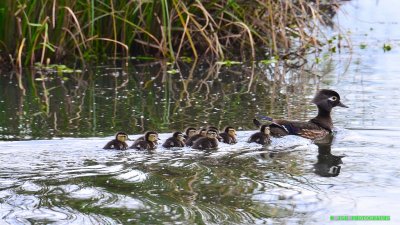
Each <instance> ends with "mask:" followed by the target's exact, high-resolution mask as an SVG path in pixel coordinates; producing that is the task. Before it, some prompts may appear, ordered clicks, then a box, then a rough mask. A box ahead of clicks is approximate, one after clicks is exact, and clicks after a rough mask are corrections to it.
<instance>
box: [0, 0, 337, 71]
mask: <svg viewBox="0 0 400 225" xmlns="http://www.w3.org/2000/svg"><path fill="white" fill-rule="evenodd" d="M328 6H331V7H327V5H322V4H320V3H319V1H315V2H314V1H306V0H298V1H281V0H279V1H278V0H267V1H252V2H248V1H244V0H222V1H215V0H206V1H198V0H191V1H189V0H181V1H178V0H157V1H155V0H136V1H132V0H121V1H115V0H107V1H102V0H68V1H66V0H54V1H49V0H39V1H29V0H4V1H1V3H0V25H1V27H2V29H1V31H0V49H1V52H2V54H3V55H11V56H12V58H13V63H14V64H15V65H17V66H18V67H22V66H23V65H34V63H37V62H39V63H41V64H50V63H51V64H54V63H58V62H61V63H63V62H65V59H66V58H79V59H80V61H82V62H87V61H91V60H98V59H104V58H105V57H109V56H112V57H114V58H115V57H127V56H132V55H145V56H154V57H157V58H168V59H170V60H172V61H174V60H176V59H178V58H180V57H190V58H194V59H197V58H198V57H200V56H201V55H206V56H211V57H215V58H217V59H219V60H224V59H235V60H236V59H237V58H238V57H240V61H243V60H247V59H249V58H250V59H254V58H255V57H256V55H257V53H263V55H265V54H267V55H271V56H276V55H285V54H288V53H290V52H293V51H295V52H302V54H303V53H304V52H305V51H306V50H307V49H309V48H310V47H312V46H314V47H317V46H320V45H321V44H323V42H321V41H320V40H319V37H321V35H320V34H321V31H320V25H321V23H327V21H329V19H330V18H331V17H332V13H333V14H334V12H335V11H334V9H335V7H336V5H328ZM327 9H330V10H327ZM324 15H325V16H324ZM260 46H261V47H260Z"/></svg>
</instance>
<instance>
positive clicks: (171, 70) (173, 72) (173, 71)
mask: <svg viewBox="0 0 400 225" xmlns="http://www.w3.org/2000/svg"><path fill="white" fill-rule="evenodd" d="M167 73H169V74H177V73H179V70H176V69H170V70H168V71H167Z"/></svg>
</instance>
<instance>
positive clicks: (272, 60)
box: [260, 58, 278, 65]
mask: <svg viewBox="0 0 400 225" xmlns="http://www.w3.org/2000/svg"><path fill="white" fill-rule="evenodd" d="M277 62H278V60H276V59H275V58H272V59H264V60H261V61H260V63H262V64H265V65H269V64H272V63H277Z"/></svg>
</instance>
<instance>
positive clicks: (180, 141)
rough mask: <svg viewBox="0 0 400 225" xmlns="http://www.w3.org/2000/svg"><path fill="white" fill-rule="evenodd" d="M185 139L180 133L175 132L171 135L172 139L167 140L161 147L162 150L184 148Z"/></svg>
mask: <svg viewBox="0 0 400 225" xmlns="http://www.w3.org/2000/svg"><path fill="white" fill-rule="evenodd" d="M184 140H185V138H184V137H183V134H182V132H179V131H177V132H175V133H173V134H172V137H170V138H168V139H167V140H166V141H165V142H164V144H163V145H162V146H163V147H164V148H173V147H185V142H184Z"/></svg>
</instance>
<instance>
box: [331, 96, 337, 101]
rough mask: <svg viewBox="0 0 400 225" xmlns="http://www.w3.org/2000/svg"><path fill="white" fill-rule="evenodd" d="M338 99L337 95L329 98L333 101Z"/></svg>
mask: <svg viewBox="0 0 400 225" xmlns="http://www.w3.org/2000/svg"><path fill="white" fill-rule="evenodd" d="M337 99H338V98H337V97H336V96H332V97H330V98H329V100H331V101H333V102H336V100H337Z"/></svg>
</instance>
